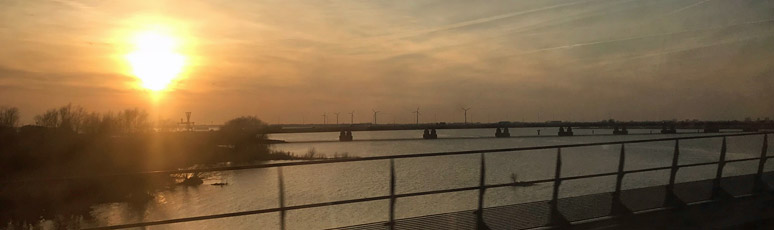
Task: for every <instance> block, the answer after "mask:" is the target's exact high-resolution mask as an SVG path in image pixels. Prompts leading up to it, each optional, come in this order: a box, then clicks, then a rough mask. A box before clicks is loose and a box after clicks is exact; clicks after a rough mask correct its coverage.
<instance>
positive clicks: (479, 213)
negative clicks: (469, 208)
mask: <svg viewBox="0 0 774 230" xmlns="http://www.w3.org/2000/svg"><path fill="white" fill-rule="evenodd" d="M484 155H485V153H481V170H480V171H481V172H480V178H479V185H478V186H479V187H478V210H476V223H477V225H476V226H477V229H479V230H482V229H488V228H487V227H486V224H485V223H484V193H486V159H485V158H484Z"/></svg>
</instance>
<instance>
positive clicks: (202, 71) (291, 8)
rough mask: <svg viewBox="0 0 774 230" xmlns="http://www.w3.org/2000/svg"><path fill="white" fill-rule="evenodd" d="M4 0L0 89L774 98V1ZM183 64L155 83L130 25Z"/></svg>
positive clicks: (711, 101)
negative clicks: (146, 76) (135, 68)
mask: <svg viewBox="0 0 774 230" xmlns="http://www.w3.org/2000/svg"><path fill="white" fill-rule="evenodd" d="M2 5H3V7H0V47H2V48H0V105H8V106H17V107H19V109H20V110H21V111H22V123H31V122H32V116H34V115H35V114H39V113H41V112H43V111H44V110H46V109H49V108H53V107H56V106H61V105H64V104H67V103H73V104H77V105H81V106H83V107H85V108H87V109H89V110H92V111H109V110H113V111H115V110H119V109H124V108H131V107H138V108H141V109H147V110H149V111H152V117H154V118H155V117H157V116H158V117H159V118H168V119H172V120H176V119H179V118H180V117H183V112H185V111H191V112H193V114H194V115H193V117H192V119H193V120H195V121H197V123H207V124H209V123H211V122H212V123H221V122H223V121H225V120H227V119H229V118H233V117H236V116H239V115H256V116H258V117H260V118H262V119H264V120H266V121H267V122H269V123H302V122H305V123H322V117H321V115H322V114H323V113H327V114H329V121H332V120H330V119H332V117H331V116H332V115H330V114H332V113H335V112H340V113H341V114H342V118H340V120H341V122H342V123H343V122H345V121H347V122H348V121H349V115H344V114H345V113H348V112H350V111H355V122H370V121H371V120H372V115H371V111H372V109H374V110H379V111H382V113H380V115H379V116H380V120H381V121H384V122H397V123H413V122H414V114H412V113H411V112H412V111H413V110H415V109H416V108H417V107H420V108H421V110H422V117H421V118H420V120H421V122H432V121H439V122H440V121H448V122H453V121H462V119H463V115H462V111H461V110H460V107H463V106H464V107H472V109H471V110H470V111H469V115H468V116H469V120H471V121H474V122H487V121H500V120H513V121H521V120H526V121H534V120H538V119H540V120H579V121H596V120H602V119H608V118H614V119H619V120H660V119H711V120H719V119H739V120H741V119H744V117H748V116H750V117H767V116H772V115H774V104H772V103H771V98H772V96H774V92H772V90H771V89H772V86H774V78H772V74H774V69H773V68H774V65H772V64H771V63H772V61H774V60H773V59H772V57H774V37H772V36H774V13H772V12H774V2H771V1H757V0H680V1H675V0H624V1H621V0H564V1H559V0H541V1H486V2H479V1H449V0H438V1H316V0H308V1H292V2H291V1H239V0H233V1H182V0H179V1H175V0H171V1H142V0H141V1H66V0H59V1H26V0H10V1H9V0H5V1H2ZM156 26H158V27H163V28H167V29H169V30H170V31H172V32H171V33H172V34H173V35H174V36H176V37H177V38H179V39H180V40H181V41H182V47H181V51H180V53H181V55H184V56H185V58H186V61H187V62H186V64H185V67H184V69H183V70H182V72H181V73H180V75H179V76H177V78H176V80H175V81H174V82H173V83H172V84H170V85H169V86H167V88H166V90H164V91H160V92H157V93H154V92H152V91H149V90H147V89H145V88H143V87H141V85H142V84H139V79H138V78H137V77H135V76H133V75H132V71H131V68H130V65H129V63H128V62H127V60H126V58H125V57H126V55H127V54H128V53H129V52H130V51H131V44H130V40H131V37H132V35H133V34H136V33H139V32H141V31H143V30H146V29H147V28H149V27H156Z"/></svg>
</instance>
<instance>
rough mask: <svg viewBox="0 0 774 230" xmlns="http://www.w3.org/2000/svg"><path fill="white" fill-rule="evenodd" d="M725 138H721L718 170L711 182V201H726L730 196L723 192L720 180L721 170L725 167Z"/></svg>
mask: <svg viewBox="0 0 774 230" xmlns="http://www.w3.org/2000/svg"><path fill="white" fill-rule="evenodd" d="M726 149H727V146H726V137H723V144H722V145H721V146H720V160H718V170H717V172H716V173H715V180H713V181H712V199H726V198H730V196H731V195H729V194H728V193H726V192H725V190H723V187H721V184H720V180H721V179H722V178H723V168H725V166H726Z"/></svg>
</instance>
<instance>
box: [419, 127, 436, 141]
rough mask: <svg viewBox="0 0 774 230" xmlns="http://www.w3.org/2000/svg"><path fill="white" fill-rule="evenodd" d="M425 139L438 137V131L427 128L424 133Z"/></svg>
mask: <svg viewBox="0 0 774 230" xmlns="http://www.w3.org/2000/svg"><path fill="white" fill-rule="evenodd" d="M422 138H423V139H438V133H437V132H436V131H435V129H425V131H424V133H423V134H422Z"/></svg>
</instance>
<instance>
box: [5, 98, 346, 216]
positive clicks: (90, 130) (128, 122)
mask: <svg viewBox="0 0 774 230" xmlns="http://www.w3.org/2000/svg"><path fill="white" fill-rule="evenodd" d="M34 120H35V125H27V126H22V127H17V126H18V123H19V111H18V109H16V108H9V107H2V108H0V207H3V208H2V209H0V223H8V221H7V219H6V218H10V219H12V220H13V219H15V220H19V219H22V220H27V221H31V222H34V221H35V220H36V218H40V216H41V212H43V210H45V212H48V214H53V213H62V212H81V213H87V212H88V210H89V206H91V205H93V204H95V203H99V202H115V201H146V200H147V199H149V198H150V197H151V196H150V195H149V194H150V193H151V192H152V191H153V190H154V189H158V188H161V187H163V186H168V185H170V184H173V183H174V178H173V177H169V176H163V177H156V178H152V177H147V176H109V177H94V176H99V175H116V174H124V173H129V172H142V171H150V170H168V169H180V168H190V167H193V166H202V165H213V164H218V163H222V162H232V163H250V162H255V161H263V160H295V159H319V158H320V155H317V154H315V153H312V154H308V156H303V157H297V156H294V155H292V154H289V153H285V152H272V151H270V150H269V148H268V141H267V138H266V134H265V133H266V132H265V131H266V124H265V123H263V122H262V121H261V120H259V119H258V118H256V117H253V116H245V117H239V118H235V119H233V120H231V121H228V122H226V123H225V125H224V126H223V127H222V128H221V129H220V130H219V131H209V132H172V131H168V130H170V129H169V127H166V126H168V123H167V124H166V125H164V124H160V125H158V126H159V127H166V128H160V129H158V130H154V129H153V125H152V124H151V122H149V121H148V114H147V113H146V112H145V111H142V110H139V109H127V110H123V111H120V112H118V113H112V112H109V113H104V114H100V113H96V112H88V111H86V110H85V109H83V108H82V107H79V106H73V105H66V106H62V107H59V108H55V109H50V110H48V111H46V112H44V113H42V114H39V115H37V116H35V117H34ZM336 157H340V156H339V155H338V154H337V155H336ZM194 176H195V177H198V175H194ZM71 177H75V178H78V177H81V178H80V179H77V180H43V181H41V180H40V179H43V178H71ZM83 177H85V178H83ZM189 179H190V178H189ZM19 182H24V183H19ZM63 209H65V210H63ZM11 210H13V211H14V212H13V213H10V212H8V213H5V212H7V211H11ZM45 212H44V213H42V214H43V216H46V213H45Z"/></svg>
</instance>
